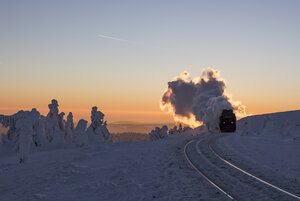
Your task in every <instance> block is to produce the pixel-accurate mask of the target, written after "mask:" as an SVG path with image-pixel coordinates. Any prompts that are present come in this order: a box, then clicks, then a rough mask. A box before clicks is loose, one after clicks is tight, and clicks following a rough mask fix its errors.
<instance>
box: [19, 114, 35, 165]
mask: <svg viewBox="0 0 300 201" xmlns="http://www.w3.org/2000/svg"><path fill="white" fill-rule="evenodd" d="M16 134H17V136H18V141H17V145H18V154H19V158H20V163H25V162H26V161H27V158H28V154H29V152H30V147H31V145H32V143H33V134H34V132H33V119H32V117H31V115H30V113H29V112H28V111H26V112H23V111H22V112H21V113H20V116H19V118H18V119H17V121H16Z"/></svg>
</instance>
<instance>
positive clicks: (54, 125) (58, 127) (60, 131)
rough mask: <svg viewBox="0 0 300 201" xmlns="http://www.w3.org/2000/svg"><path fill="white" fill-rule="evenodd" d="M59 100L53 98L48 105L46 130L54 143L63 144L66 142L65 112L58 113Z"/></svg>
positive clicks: (49, 139)
mask: <svg viewBox="0 0 300 201" xmlns="http://www.w3.org/2000/svg"><path fill="white" fill-rule="evenodd" d="M58 106H59V105H58V103H57V100H55V99H53V100H52V101H51V104H49V105H48V107H49V110H50V111H49V113H48V114H47V117H46V126H45V132H46V136H47V139H48V141H49V142H51V143H52V144H53V145H59V146H60V145H62V144H63V143H64V135H65V134H64V122H63V116H64V113H60V114H59V113H58V112H59V110H58Z"/></svg>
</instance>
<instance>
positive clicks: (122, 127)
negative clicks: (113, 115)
mask: <svg viewBox="0 0 300 201" xmlns="http://www.w3.org/2000/svg"><path fill="white" fill-rule="evenodd" d="M163 125H167V126H168V128H172V127H174V126H175V123H143V122H132V121H119V122H113V123H109V124H108V125H107V127H108V130H109V132H111V133H149V132H150V131H151V130H153V129H154V128H155V127H162V126H163Z"/></svg>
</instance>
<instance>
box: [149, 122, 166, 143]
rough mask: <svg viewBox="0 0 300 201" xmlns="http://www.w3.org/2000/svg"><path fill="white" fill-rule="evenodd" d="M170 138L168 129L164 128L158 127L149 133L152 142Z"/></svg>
mask: <svg viewBox="0 0 300 201" xmlns="http://www.w3.org/2000/svg"><path fill="white" fill-rule="evenodd" d="M166 137H168V127H167V126H165V125H164V126H163V127H162V128H159V127H156V128H155V129H154V130H152V131H151V132H150V133H149V138H150V140H158V139H162V138H166Z"/></svg>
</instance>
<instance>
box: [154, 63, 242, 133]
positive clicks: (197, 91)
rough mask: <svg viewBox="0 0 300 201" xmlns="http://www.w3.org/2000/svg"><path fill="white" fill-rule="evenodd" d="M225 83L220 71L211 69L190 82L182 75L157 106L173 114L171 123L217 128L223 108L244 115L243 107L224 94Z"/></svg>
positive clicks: (240, 115) (187, 75) (170, 85)
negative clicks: (173, 121) (204, 125)
mask: <svg viewBox="0 0 300 201" xmlns="http://www.w3.org/2000/svg"><path fill="white" fill-rule="evenodd" d="M225 88H226V82H225V80H224V79H222V78H221V77H220V72H219V71H217V70H213V69H211V68H206V69H204V70H203V71H202V76H200V77H199V78H194V79H192V78H191V77H190V76H189V73H188V72H186V71H185V72H183V73H181V75H180V76H179V77H175V80H173V81H171V82H168V88H167V89H166V91H165V92H164V94H163V96H162V99H161V102H160V106H161V109H162V110H164V111H167V112H169V113H171V114H173V115H174V120H175V121H177V122H181V123H185V124H188V125H190V126H191V127H197V126H200V125H201V124H203V123H204V124H206V125H208V126H210V127H217V125H218V122H219V117H220V115H221V113H222V110H223V109H233V110H234V111H235V114H236V115H237V117H242V116H245V114H246V113H245V106H243V105H242V104H241V103H240V102H234V101H233V100H232V98H231V95H229V94H227V93H225Z"/></svg>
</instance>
